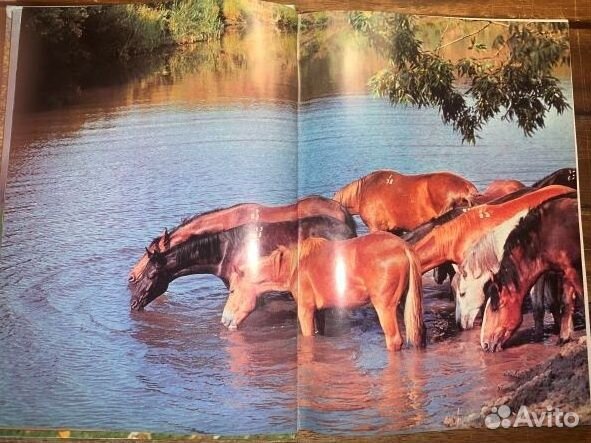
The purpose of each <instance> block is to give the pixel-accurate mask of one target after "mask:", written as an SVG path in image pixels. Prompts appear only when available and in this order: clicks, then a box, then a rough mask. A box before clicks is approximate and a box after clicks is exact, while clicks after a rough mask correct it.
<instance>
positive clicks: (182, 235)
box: [129, 196, 355, 283]
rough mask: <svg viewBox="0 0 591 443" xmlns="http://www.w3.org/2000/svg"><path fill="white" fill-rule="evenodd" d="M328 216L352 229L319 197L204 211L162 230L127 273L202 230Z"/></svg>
mask: <svg viewBox="0 0 591 443" xmlns="http://www.w3.org/2000/svg"><path fill="white" fill-rule="evenodd" d="M314 216H327V217H332V218H335V219H337V220H340V221H342V222H344V223H346V224H347V225H348V226H349V227H350V228H351V230H353V232H355V221H354V220H353V218H352V217H351V215H350V214H349V213H348V212H347V210H346V209H345V208H343V207H342V206H341V205H339V204H338V203H337V202H335V201H334V200H331V199H329V198H325V197H320V196H310V197H305V198H302V199H301V200H299V201H298V202H296V203H294V204H291V205H287V206H263V205H260V204H258V203H241V204H238V205H234V206H230V207H229V208H221V209H215V210H213V211H208V212H204V213H202V214H198V215H195V216H193V217H191V218H188V219H185V220H183V222H182V223H181V224H180V225H179V226H178V227H177V228H175V229H174V230H173V231H171V232H170V233H169V232H168V231H167V230H166V229H165V230H164V233H163V234H162V235H161V236H160V237H157V238H156V239H154V241H152V243H150V245H149V246H148V247H147V249H146V253H145V254H144V255H143V256H142V258H141V259H140V260H139V261H138V262H137V263H136V265H135V266H134V267H133V269H132V270H131V272H130V273H129V282H130V283H133V282H134V281H136V280H137V279H139V278H140V276H141V274H142V272H143V271H144V268H145V266H146V265H147V264H148V260H149V255H150V254H151V253H154V252H155V251H157V250H158V251H164V250H166V249H168V248H171V247H174V246H176V245H177V244H181V243H184V242H186V241H187V239H188V238H189V237H191V236H196V235H201V234H203V233H204V232H223V231H227V230H229V229H232V228H235V227H237V226H241V225H244V224H247V223H258V222H261V223H275V222H282V221H295V220H298V219H299V218H305V217H314Z"/></svg>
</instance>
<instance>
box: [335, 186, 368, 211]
mask: <svg viewBox="0 0 591 443" xmlns="http://www.w3.org/2000/svg"><path fill="white" fill-rule="evenodd" d="M362 181H363V179H359V180H355V181H354V182H352V183H349V184H348V185H346V186H345V187H343V188H341V189H340V190H339V191H337V193H336V194H335V196H334V200H336V201H338V202H339V203H340V204H341V205H343V206H344V207H345V208H346V209H347V210H348V211H349V213H350V214H351V215H356V214H359V195H360V193H361V185H362Z"/></svg>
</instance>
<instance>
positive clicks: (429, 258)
mask: <svg viewBox="0 0 591 443" xmlns="http://www.w3.org/2000/svg"><path fill="white" fill-rule="evenodd" d="M441 229H442V227H441V226H439V227H438V228H436V229H433V230H432V231H431V232H429V233H428V234H427V235H425V236H424V237H423V238H422V239H421V240H419V241H418V242H417V243H416V244H415V245H414V251H415V253H416V255H417V257H418V259H419V262H420V263H421V273H423V274H424V273H425V272H427V271H430V270H431V269H433V268H435V267H437V266H439V265H440V264H442V263H444V262H446V261H448V260H450V258H449V257H450V254H449V252H450V251H451V249H450V247H449V246H448V245H449V244H450V241H449V240H448V239H444V237H445V233H443V234H444V235H441V234H442V233H441V232H440V231H441ZM452 261H453V260H452Z"/></svg>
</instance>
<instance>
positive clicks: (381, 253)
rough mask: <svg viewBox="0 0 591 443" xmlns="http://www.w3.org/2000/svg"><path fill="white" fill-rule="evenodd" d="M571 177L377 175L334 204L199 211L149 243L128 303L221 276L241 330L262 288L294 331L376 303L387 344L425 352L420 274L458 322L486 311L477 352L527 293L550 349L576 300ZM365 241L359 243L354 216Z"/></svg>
mask: <svg viewBox="0 0 591 443" xmlns="http://www.w3.org/2000/svg"><path fill="white" fill-rule="evenodd" d="M576 189H577V177H576V170H575V169H572V168H564V169H560V170H558V171H555V172H554V173H552V174H550V175H549V176H547V177H544V178H543V179H541V180H539V181H538V182H536V183H534V184H533V185H531V186H525V185H524V184H522V183H521V182H519V181H516V180H496V181H494V182H492V183H491V184H490V185H489V186H488V188H487V189H486V190H484V191H483V192H479V191H478V189H477V188H476V187H475V186H474V185H473V184H472V183H470V182H469V181H468V180H466V179H464V178H462V177H460V176H458V175H456V174H452V173H449V172H437V173H431V174H420V175H404V174H401V173H398V172H395V171H390V170H381V171H376V172H373V173H371V174H369V175H367V176H364V177H362V178H360V179H358V180H355V181H353V182H352V183H349V184H348V185H346V186H344V187H343V188H341V189H340V190H338V191H337V192H336V193H335V194H334V196H333V198H332V199H329V198H325V197H321V196H310V197H306V198H303V199H300V200H298V201H297V202H296V203H294V204H291V205H287V206H276V207H269V206H263V205H260V204H254V203H247V204H238V205H235V206H232V207H229V208H223V209H216V210H213V211H210V212H206V213H203V214H199V215H196V216H194V217H191V218H189V219H186V220H184V221H182V222H181V224H180V225H178V226H177V227H175V228H174V229H172V230H171V231H170V232H169V231H168V230H167V229H165V230H164V233H163V234H162V235H160V236H158V237H156V238H155V239H154V240H153V241H152V242H151V243H150V244H149V245H148V247H146V250H145V254H144V255H143V256H142V257H141V258H140V260H139V261H138V262H137V263H136V265H135V266H134V267H133V269H132V270H131V273H130V274H129V289H130V291H131V294H132V295H131V301H130V305H131V309H132V310H142V309H143V308H144V307H145V306H146V305H148V304H149V303H150V302H151V301H153V300H154V299H156V298H157V297H158V296H160V295H161V294H163V293H164V292H165V291H166V290H167V288H168V285H169V284H170V282H172V281H173V280H175V279H177V278H179V277H182V276H185V275H190V274H213V275H216V276H218V277H219V278H220V279H221V280H222V281H223V282H224V284H225V285H226V287H227V288H228V290H229V296H228V299H227V302H226V305H225V307H224V309H223V313H222V323H223V324H224V325H225V326H226V327H228V328H229V329H236V328H238V327H239V326H240V324H241V323H242V322H243V321H244V320H245V319H246V318H247V317H248V315H249V314H250V313H252V312H253V311H254V310H255V309H256V307H257V300H258V299H259V298H260V297H261V296H263V295H265V294H268V293H271V292H288V293H290V294H291V295H292V296H293V298H294V300H295V301H296V304H297V316H298V321H299V324H300V328H301V332H302V335H304V336H311V335H314V334H315V333H323V331H324V323H325V316H324V313H325V310H326V309H331V308H344V309H354V308H358V307H361V306H364V305H367V304H368V303H371V304H372V305H373V307H374V308H375V310H376V312H377V315H378V319H379V322H380V325H381V327H382V329H383V331H384V337H385V341H386V347H387V349H388V350H394V351H397V350H400V349H401V348H402V347H403V344H404V340H403V338H402V333H401V328H400V327H399V325H398V316H397V311H398V310H399V306H400V307H401V308H400V309H403V311H404V315H403V319H404V330H405V335H406V342H407V343H408V344H409V345H411V346H415V347H423V346H425V344H426V328H425V325H424V321H423V289H422V274H424V273H426V272H428V271H430V270H435V271H434V277H435V280H436V282H437V283H443V281H445V279H446V278H448V277H449V278H450V279H451V284H450V288H451V289H452V293H453V296H454V298H455V302H456V321H457V323H458V325H459V327H460V328H462V329H470V328H472V327H474V324H475V319H476V318H477V317H478V316H479V315H480V314H481V313H482V322H481V333H480V344H481V347H482V348H483V349H484V350H485V351H489V352H495V351H500V350H502V349H503V347H505V346H506V344H507V341H508V340H509V339H510V338H511V337H512V336H513V334H514V333H515V331H516V330H517V329H518V328H519V327H520V325H521V322H522V319H523V311H524V303H526V296H527V295H528V294H529V295H530V297H531V305H532V307H533V313H534V321H535V336H536V337H537V338H541V337H543V326H544V314H545V311H546V309H548V310H549V311H550V312H551V313H552V315H553V318H554V321H555V327H556V332H557V333H558V335H559V340H558V341H559V343H563V342H566V341H568V340H569V339H570V338H571V336H572V333H573V320H572V317H573V313H574V310H575V306H576V302H577V298H581V297H582V296H583V276H582V272H583V270H582V261H581V243H580V242H581V240H580V230H579V215H578V203H577V191H576ZM355 215H358V216H359V217H360V218H361V220H362V221H363V222H364V223H365V225H366V226H367V228H368V231H369V233H368V234H365V235H361V236H358V235H357V230H356V224H355V221H354V218H353V216H355Z"/></svg>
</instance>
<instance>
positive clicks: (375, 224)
mask: <svg viewBox="0 0 591 443" xmlns="http://www.w3.org/2000/svg"><path fill="white" fill-rule="evenodd" d="M477 194H478V190H477V189H476V187H475V186H474V185H473V184H472V183H470V182H469V181H468V180H465V179H464V178H462V177H460V176H458V175H455V174H452V173H449V172H437V173H432V174H420V175H404V174H401V173H399V172H395V171H389V170H384V171H376V172H373V173H371V174H369V175H366V176H365V177H362V178H360V179H358V180H355V181H354V182H352V183H349V184H348V185H346V186H344V187H343V188H341V189H340V190H339V191H337V192H336V194H335V195H334V197H333V198H334V199H335V200H336V201H338V202H339V203H341V204H342V205H343V206H344V207H345V208H347V210H348V211H349V212H350V213H351V214H353V215H356V214H359V215H360V216H361V219H362V220H363V222H364V223H365V224H366V225H367V227H368V228H369V231H370V232H375V231H390V232H395V233H397V232H399V231H412V230H413V229H415V228H416V227H418V226H419V225H420V224H421V223H424V222H426V221H428V220H431V219H432V218H434V217H437V216H439V215H441V214H443V213H445V212H447V211H449V210H450V209H452V208H454V207H456V206H466V205H470V204H472V201H473V199H474V198H475V197H476V195H477Z"/></svg>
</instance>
